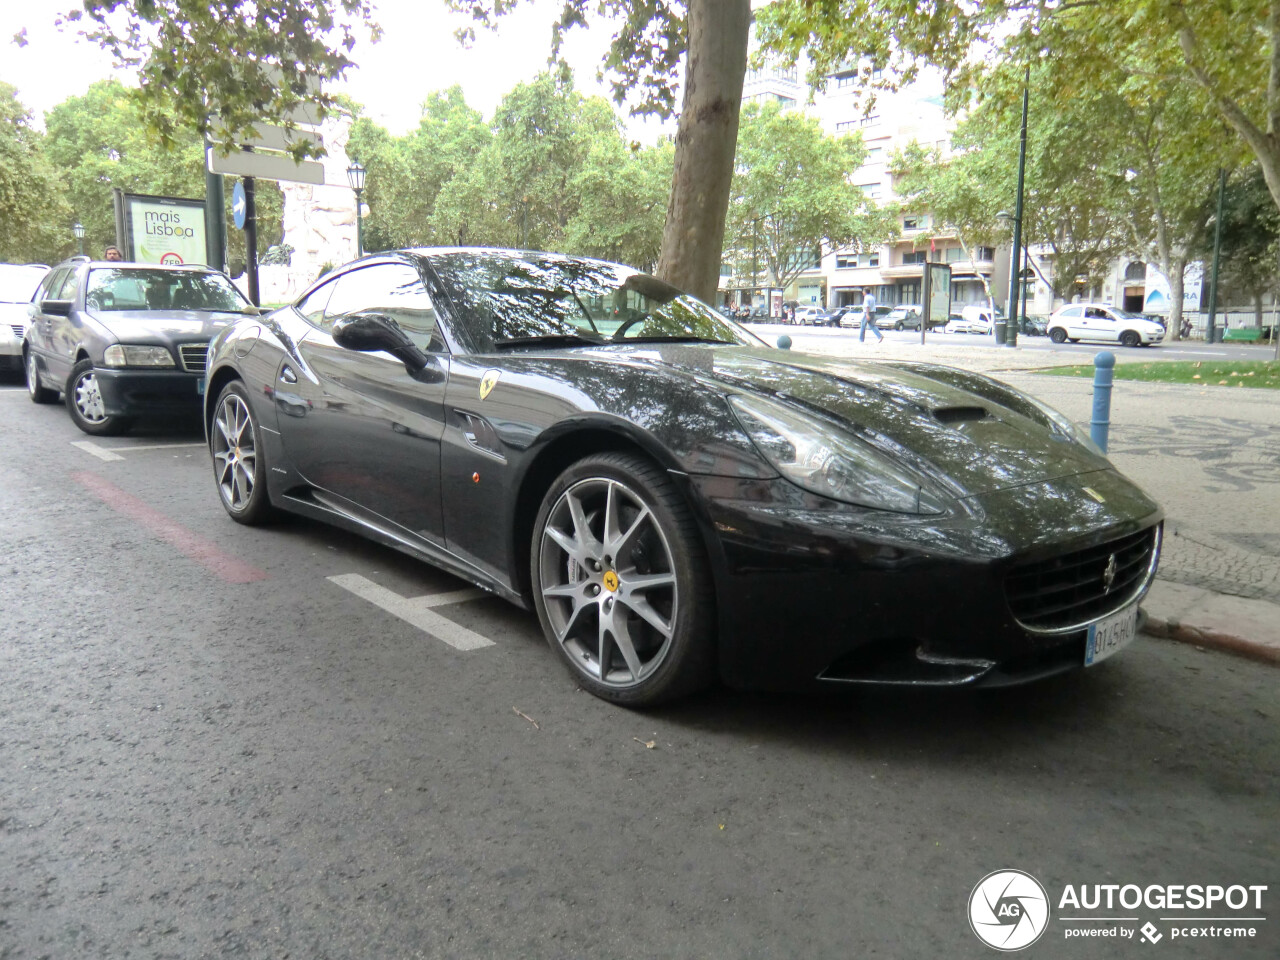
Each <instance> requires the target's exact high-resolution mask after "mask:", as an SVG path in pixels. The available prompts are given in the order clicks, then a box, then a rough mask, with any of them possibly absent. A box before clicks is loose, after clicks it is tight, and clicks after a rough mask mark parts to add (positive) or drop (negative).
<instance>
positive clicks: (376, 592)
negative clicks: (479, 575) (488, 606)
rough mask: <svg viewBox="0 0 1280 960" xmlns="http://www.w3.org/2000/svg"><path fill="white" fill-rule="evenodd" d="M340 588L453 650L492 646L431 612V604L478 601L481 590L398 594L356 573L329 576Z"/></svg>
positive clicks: (465, 629)
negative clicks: (420, 595)
mask: <svg viewBox="0 0 1280 960" xmlns="http://www.w3.org/2000/svg"><path fill="white" fill-rule="evenodd" d="M328 579H329V580H330V582H332V583H336V584H337V585H338V586H340V587H342V589H344V590H348V591H350V592H351V593H354V594H355V595H356V596H357V597H359V598H360V599H362V600H368V601H369V602H370V603H372V604H373V605H374V606H375V607H381V608H382V609H383V610H385V611H387V613H390V614H393V615H394V616H397V617H399V618H400V619H401V620H403V621H405V622H406V623H411V624H413V625H414V626H415V627H417V628H418V629H419V630H421V631H422V632H423V633H429V634H431V636H433V637H435V638H436V639H437V640H442V641H443V642H445V643H447V644H448V645H449V646H451V647H453V648H454V649H456V650H479V649H480V648H481V647H492V646H493V645H494V644H493V641H492V640H490V639H488V638H487V637H482V636H480V634H478V633H475V632H474V631H471V630H468V629H467V628H466V627H464V626H460V625H459V624H456V623H454V622H453V621H452V620H450V619H448V618H447V617H442V616H440V614H438V613H434V612H432V610H431V608H432V607H441V606H445V605H446V604H450V603H465V602H467V601H468V600H478V599H479V598H480V597H487V596H489V594H487V593H485V592H484V591H483V590H478V589H475V588H470V589H467V590H454V591H451V592H449V593H433V594H428V595H427V596H425V597H402V596H400V594H398V593H396V592H394V591H392V590H388V589H387V588H386V587H382V586H379V585H378V584H376V583H374V582H373V581H371V580H366V579H365V578H364V577H362V576H360V574H358V573H344V574H341V575H339V576H336V577H329V578H328Z"/></svg>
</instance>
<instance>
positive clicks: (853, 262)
mask: <svg viewBox="0 0 1280 960" xmlns="http://www.w3.org/2000/svg"><path fill="white" fill-rule="evenodd" d="M857 265H858V258H857V257H856V256H855V255H854V254H852V253H837V254H836V269H837V270H843V269H846V268H848V267H856V266H857Z"/></svg>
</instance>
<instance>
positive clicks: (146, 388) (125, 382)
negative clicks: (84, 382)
mask: <svg viewBox="0 0 1280 960" xmlns="http://www.w3.org/2000/svg"><path fill="white" fill-rule="evenodd" d="M94 375H95V376H96V377H97V380H98V389H99V391H100V392H101V393H102V401H103V403H104V404H105V405H106V408H107V414H108V416H118V417H134V416H139V415H142V414H148V413H180V412H190V411H199V409H200V404H201V402H202V401H203V399H204V391H203V388H204V375H203V374H200V373H187V372H186V371H184V370H171V369H170V370H137V369H129V368H125V369H112V368H109V367H96V368H94Z"/></svg>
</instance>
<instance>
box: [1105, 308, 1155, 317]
mask: <svg viewBox="0 0 1280 960" xmlns="http://www.w3.org/2000/svg"><path fill="white" fill-rule="evenodd" d="M1111 312H1112V313H1114V314H1115V315H1116V316H1117V317H1119V318H1120V319H1121V320H1145V319H1147V318H1146V317H1144V316H1143V315H1142V314H1140V313H1130V312H1129V311H1128V310H1120V309H1118V308H1116V307H1112V308H1111Z"/></svg>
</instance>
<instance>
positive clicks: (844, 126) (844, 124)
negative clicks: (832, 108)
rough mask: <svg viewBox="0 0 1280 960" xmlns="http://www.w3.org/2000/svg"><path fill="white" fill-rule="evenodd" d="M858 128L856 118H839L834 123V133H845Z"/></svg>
mask: <svg viewBox="0 0 1280 960" xmlns="http://www.w3.org/2000/svg"><path fill="white" fill-rule="evenodd" d="M857 129H858V121H857V120H841V121H840V122H839V123H837V124H836V133H847V132H848V131H850V130H857Z"/></svg>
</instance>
